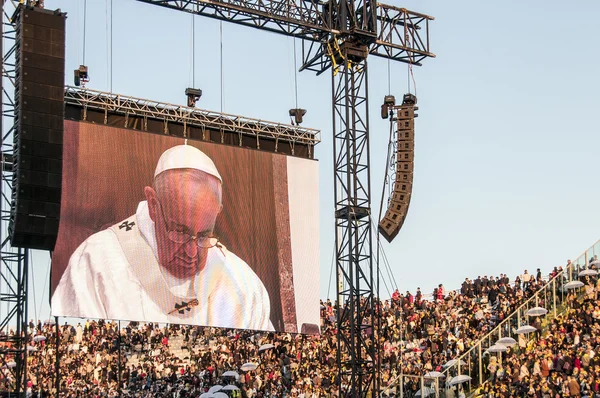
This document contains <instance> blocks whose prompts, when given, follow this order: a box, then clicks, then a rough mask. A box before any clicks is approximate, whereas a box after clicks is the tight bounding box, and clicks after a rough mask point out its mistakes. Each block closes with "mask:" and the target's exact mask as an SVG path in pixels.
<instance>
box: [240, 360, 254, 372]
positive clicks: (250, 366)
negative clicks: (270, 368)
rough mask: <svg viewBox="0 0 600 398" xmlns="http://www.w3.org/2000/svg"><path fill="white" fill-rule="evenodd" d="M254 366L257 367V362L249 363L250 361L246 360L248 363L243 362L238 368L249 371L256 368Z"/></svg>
mask: <svg viewBox="0 0 600 398" xmlns="http://www.w3.org/2000/svg"><path fill="white" fill-rule="evenodd" d="M256 368H258V365H257V364H255V363H251V362H248V363H245V364H243V365H242V366H241V367H240V370H241V371H242V372H249V371H251V370H256Z"/></svg>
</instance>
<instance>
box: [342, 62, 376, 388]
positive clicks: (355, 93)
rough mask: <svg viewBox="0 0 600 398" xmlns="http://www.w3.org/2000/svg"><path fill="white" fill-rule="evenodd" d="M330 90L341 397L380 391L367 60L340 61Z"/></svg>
mask: <svg viewBox="0 0 600 398" xmlns="http://www.w3.org/2000/svg"><path fill="white" fill-rule="evenodd" d="M344 56H345V59H348V58H347V54H344ZM332 89H333V96H332V98H333V133H334V144H333V150H334V173H335V176H334V178H335V184H334V189H335V193H334V197H335V224H336V228H335V242H336V266H337V271H338V272H337V279H338V280H337V284H336V285H337V288H338V291H337V296H338V298H339V300H338V320H337V327H338V350H337V351H338V352H337V362H338V372H339V373H338V375H339V380H340V385H339V386H338V387H339V392H340V396H341V397H342V396H346V397H365V396H367V394H370V395H371V396H377V395H378V392H379V390H378V389H379V383H377V380H378V377H379V372H377V369H376V368H377V363H376V352H377V339H376V338H375V336H376V333H377V331H376V330H375V324H376V321H375V316H376V314H375V307H376V299H377V297H376V293H377V289H376V286H374V275H373V274H374V270H373V263H372V233H371V208H370V206H371V186H370V180H369V177H370V176H369V160H370V159H369V134H368V118H369V113H368V103H367V91H368V87H367V62H366V60H362V61H360V62H352V63H350V62H348V61H344V62H343V63H341V65H340V68H339V71H338V72H337V73H336V71H334V72H333V84H332ZM342 384H346V385H347V386H348V390H347V391H342Z"/></svg>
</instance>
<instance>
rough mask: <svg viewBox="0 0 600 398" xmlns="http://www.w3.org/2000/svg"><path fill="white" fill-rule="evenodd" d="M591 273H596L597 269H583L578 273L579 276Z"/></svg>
mask: <svg viewBox="0 0 600 398" xmlns="http://www.w3.org/2000/svg"><path fill="white" fill-rule="evenodd" d="M591 275H598V271H596V270H595V269H585V270H583V271H581V272H580V273H579V276H591Z"/></svg>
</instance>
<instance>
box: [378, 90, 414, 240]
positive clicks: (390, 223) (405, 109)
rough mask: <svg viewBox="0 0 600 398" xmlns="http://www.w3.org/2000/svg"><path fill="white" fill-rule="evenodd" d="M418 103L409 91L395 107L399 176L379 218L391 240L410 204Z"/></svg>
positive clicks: (381, 231)
mask: <svg viewBox="0 0 600 398" xmlns="http://www.w3.org/2000/svg"><path fill="white" fill-rule="evenodd" d="M416 103H417V98H416V97H415V96H414V95H412V94H405V95H404V99H403V101H402V105H400V106H397V107H394V109H395V111H396V123H397V141H396V179H395V181H394V189H393V193H392V196H391V198H390V200H389V205H388V209H387V211H386V212H385V215H384V216H383V219H382V220H381V221H379V232H380V233H381V235H383V237H384V238H385V239H386V240H387V241H388V242H391V241H392V240H393V239H394V238H395V237H396V235H398V232H400V228H402V224H404V220H405V219H406V214H407V213H408V206H409V205H410V196H411V194H412V185H413V169H414V158H415V117H417V115H416V114H415V111H416V110H418V109H419V108H417V107H416V106H415V105H416Z"/></svg>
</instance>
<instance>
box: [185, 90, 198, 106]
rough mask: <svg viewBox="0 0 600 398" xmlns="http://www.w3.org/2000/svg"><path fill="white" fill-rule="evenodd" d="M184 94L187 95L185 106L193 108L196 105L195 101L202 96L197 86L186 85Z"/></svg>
mask: <svg viewBox="0 0 600 398" xmlns="http://www.w3.org/2000/svg"><path fill="white" fill-rule="evenodd" d="M185 95H186V96H187V106H189V107H190V108H193V107H195V106H196V102H198V100H199V99H200V97H202V90H200V89H199V88H191V87H188V88H186V89H185Z"/></svg>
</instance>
